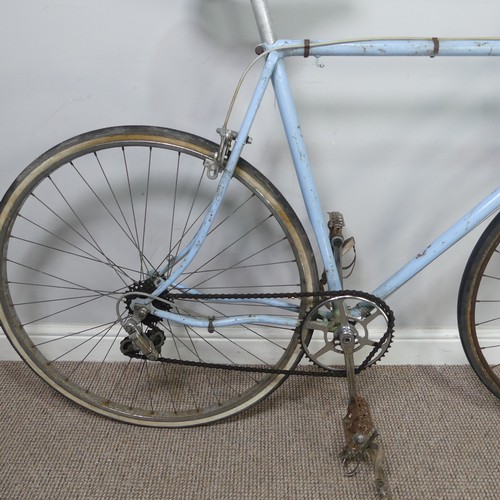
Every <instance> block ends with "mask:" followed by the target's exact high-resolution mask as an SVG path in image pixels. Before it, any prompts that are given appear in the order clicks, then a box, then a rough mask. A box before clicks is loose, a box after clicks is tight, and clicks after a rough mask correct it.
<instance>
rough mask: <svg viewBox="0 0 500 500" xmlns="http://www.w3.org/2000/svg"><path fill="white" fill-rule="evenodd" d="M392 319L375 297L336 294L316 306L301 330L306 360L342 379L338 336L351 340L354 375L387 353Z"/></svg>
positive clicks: (342, 353)
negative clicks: (348, 337) (350, 338)
mask: <svg viewBox="0 0 500 500" xmlns="http://www.w3.org/2000/svg"><path fill="white" fill-rule="evenodd" d="M393 331H394V315H393V313H392V311H391V310H390V308H389V306H388V305H387V304H386V303H385V302H384V301H383V300H381V299H379V298H378V297H375V296H374V295H370V294H368V293H365V292H358V291H347V290H346V291H340V292H338V295H335V296H334V297H330V298H328V299H326V300H324V301H322V302H320V303H319V304H317V305H316V306H315V307H314V308H313V309H311V311H309V313H308V314H307V316H306V317H305V319H304V321H303V322H302V326H301V342H302V347H303V349H304V352H305V354H306V356H307V357H308V358H309V359H310V360H311V361H312V362H313V363H315V364H316V365H318V366H320V367H322V368H324V369H326V370H329V371H331V372H334V373H335V374H336V375H339V376H345V366H344V352H343V350H342V347H341V343H340V339H341V334H342V335H345V334H346V333H348V334H350V335H352V337H353V338H354V361H355V364H356V373H359V372H360V371H361V370H363V369H364V368H367V367H368V366H372V365H374V364H375V363H376V362H377V361H379V360H380V359H381V358H382V357H383V356H384V355H385V353H386V352H387V350H388V349H389V347H390V345H391V342H392V336H393Z"/></svg>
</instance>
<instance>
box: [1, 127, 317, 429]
mask: <svg viewBox="0 0 500 500" xmlns="http://www.w3.org/2000/svg"><path fill="white" fill-rule="evenodd" d="M217 150H218V145H217V144H215V143H213V142H211V141H208V140H206V139H202V138H200V137H197V136H195V135H192V134H188V133H184V132H180V131H176V130H172V129H165V128H159V127H143V126H126V127H113V128H107V129H102V130H97V131H94V132H89V133H86V134H82V135H80V136H77V137H75V138H73V139H70V140H68V141H65V142H63V143H61V144H60V145H58V146H56V147H54V148H52V149H51V150H49V151H48V152H46V153H45V154H43V155H42V156H41V157H39V158H38V159H37V160H35V161H34V162H33V163H32V164H31V165H30V166H29V167H27V168H26V170H25V171H24V172H23V173H22V174H21V175H20V176H19V177H18V178H17V179H16V180H15V181H14V183H13V184H12V186H11V187H10V188H9V190H8V192H7V193H6V195H5V196H4V198H3V200H2V202H1V204H0V255H1V257H2V260H1V276H0V279H1V284H2V288H3V290H4V294H3V295H2V296H1V298H0V321H1V325H2V327H3V329H4V331H5V333H6V335H7V337H8V338H9V340H10V342H11V343H12V345H13V346H14V348H15V349H16V351H17V352H18V353H19V354H20V356H21V357H22V358H23V360H24V361H26V362H27V364H28V365H29V366H30V367H31V368H32V369H33V370H34V371H35V372H36V373H37V374H38V375H39V376H41V377H42V379H44V380H45V381H46V382H47V383H48V384H50V385H51V386H52V387H53V388H55V389H56V390H58V391H59V392H60V393H62V394H63V395H65V396H66V397H68V398H69V399H71V400H73V401H74V402H76V403H78V404H80V405H82V406H84V407H86V408H88V409H90V410H92V411H95V412H97V413H99V414H101V415H104V416H107V417H111V418H114V419H117V420H120V421H124V422H128V423H132V424H138V425H146V426H159V427H185V426H194V425H202V424H208V423H211V422H215V421H217V420H220V419H223V418H227V417H230V416H232V415H235V414H236V413H239V412H240V411H242V410H245V409H247V408H249V407H251V406H253V405H254V404H256V403H257V402H259V401H260V400H262V399H263V398H264V397H266V396H268V395H269V394H270V393H271V392H272V391H274V390H275V389H276V388H277V387H278V386H279V385H280V384H281V383H282V382H283V381H284V380H285V378H286V377H285V376H284V375H275V374H255V373H250V374H249V373H241V372H229V371H228V372H227V373H225V372H221V371H219V370H213V369H208V368H200V367H195V368H193V367H189V366H174V365H165V364H164V363H160V362H157V361H147V360H144V359H142V360H140V359H133V358H132V357H129V356H127V355H126V352H127V346H126V345H125V344H124V343H123V341H124V339H125V337H126V334H125V332H124V330H123V329H122V328H121V326H120V322H119V321H118V318H117V315H116V312H115V307H116V302H117V300H118V301H120V306H119V308H120V314H121V317H122V318H124V317H126V316H127V314H129V311H128V310H127V308H128V307H129V305H130V304H129V303H127V299H126V298H122V299H120V297H122V295H123V293H138V292H143V293H147V292H148V291H151V290H150V288H151V283H150V280H149V279H148V276H150V275H151V273H152V271H153V270H157V269H158V268H159V267H160V266H161V265H162V263H164V262H165V259H164V257H165V253H166V252H165V251H164V252H163V253H162V252H159V248H160V249H161V248H163V247H164V246H165V245H166V244H167V242H168V252H169V253H168V255H170V257H173V256H175V255H176V254H177V253H178V251H179V249H180V247H181V246H182V244H186V243H187V242H188V241H189V240H190V237H191V236H192V234H193V232H194V231H195V230H196V228H197V227H198V224H199V221H200V220H201V215H202V213H203V211H204V210H206V208H207V204H208V203H209V201H210V199H211V197H212V196H213V193H214V192H215V189H216V187H217V182H216V181H215V182H214V181H213V180H210V179H208V177H207V176H206V175H205V167H204V166H203V162H204V160H205V159H206V158H209V157H212V155H213V153H214V152H215V151H217ZM181 212H182V213H183V214H184V215H185V219H184V220H183V221H181V220H180V214H181ZM233 220H235V221H236V222H235V223H233ZM228 226H229V227H228ZM226 227H228V230H227V231H226V230H224V231H223V228H226ZM229 237H231V239H226V238H229ZM161 245H163V247H162V246H161ZM223 260H225V263H223ZM148 273H149V274H148ZM180 280H181V282H182V286H183V287H184V289H189V288H190V287H193V286H196V287H197V289H200V291H202V292H204V293H210V292H215V293H221V291H222V292H224V291H225V292H229V293H242V292H254V293H255V292H259V291H261V292H262V291H271V292H276V291H289V290H290V291H302V292H310V291H315V290H317V289H318V286H319V285H318V273H317V270H316V264H315V261H314V257H313V252H312V249H311V246H310V243H309V241H308V238H307V236H306V233H305V231H304V229H303V227H302V225H301V223H300V222H299V220H298V218H297V216H296V215H295V213H294V212H293V210H292V208H291V207H290V205H289V204H288V203H287V202H286V200H285V199H284V197H283V196H282V195H281V194H280V193H279V191H278V190H277V189H276V188H275V187H274V186H273V185H272V184H271V183H270V182H269V180H267V179H266V178H265V177H264V176H263V174H261V173H260V172H259V171H257V170H256V169H255V168H253V167H252V166H251V165H250V164H249V163H247V162H246V161H244V160H243V159H240V161H239V163H238V165H237V168H236V170H235V173H234V178H233V179H232V180H231V183H230V186H229V189H228V193H227V195H226V197H225V199H224V201H223V204H222V206H221V209H220V214H219V215H218V219H217V220H216V221H215V222H214V224H213V226H212V229H211V231H210V233H209V235H208V236H207V239H206V241H205V244H204V245H203V247H202V249H201V250H200V252H199V254H198V255H197V257H196V258H195V260H194V261H193V263H192V264H191V266H190V268H189V269H188V270H186V272H185V273H184V274H183V275H182V279H181V278H180ZM128 297H129V299H130V295H129V296H128ZM310 302H311V299H310V298H308V299H304V298H302V299H296V300H295V307H296V310H295V311H289V312H288V314H290V315H291V316H293V318H296V319H297V321H300V319H301V317H303V315H304V314H305V311H306V309H307V308H308V307H310ZM171 307H172V308H173V309H174V310H176V311H182V312H183V313H184V314H188V315H191V316H197V317H200V316H203V317H205V318H207V317H209V316H210V315H214V316H224V315H228V314H232V313H238V308H245V309H249V308H251V311H252V312H253V311H256V312H263V311H268V310H269V309H270V307H269V306H264V305H262V304H249V305H242V304H239V305H238V304H216V305H214V304H211V303H209V302H207V303H193V301H190V302H182V301H180V302H179V303H177V302H176V303H175V304H174V305H172V306H171ZM272 310H273V311H274V314H277V313H280V314H283V311H282V310H281V309H280V310H279V311H277V310H276V308H274V309H272ZM247 313H248V311H247ZM149 320H150V323H148V326H147V328H150V329H151V331H153V330H155V329H156V330H157V329H159V330H161V332H162V333H163V335H164V336H165V339H164V345H163V347H162V348H161V349H162V356H165V357H168V356H170V357H176V358H178V359H186V360H192V361H202V362H203V361H205V362H224V363H233V364H247V365H259V366H269V367H272V368H277V369H285V370H286V369H293V368H294V367H295V366H296V365H297V363H298V362H299V361H300V358H301V356H302V351H301V348H300V339H299V332H297V331H295V330H294V329H288V330H286V331H284V330H283V329H282V328H280V329H278V328H271V327H269V325H248V326H240V327H239V328H238V329H237V331H236V330H235V329H229V330H224V329H218V330H216V331H215V332H211V333H208V332H207V330H205V331H199V330H197V329H194V328H188V327H183V326H179V325H173V324H170V323H169V322H168V321H163V320H162V321H158V318H153V319H151V318H149ZM156 330H155V331H156ZM125 343H126V341H125ZM160 343H161V341H160ZM128 347H130V345H128Z"/></svg>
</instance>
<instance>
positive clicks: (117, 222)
mask: <svg viewBox="0 0 500 500" xmlns="http://www.w3.org/2000/svg"><path fill="white" fill-rule="evenodd" d="M96 156H97V155H96ZM70 164H71V166H72V167H73V168H74V169H75V171H76V173H77V174H78V175H79V177H80V178H81V180H82V181H83V183H84V184H85V185H86V186H87V188H88V189H89V190H90V192H91V193H92V194H93V195H94V197H95V198H96V199H97V201H98V202H99V203H100V205H102V207H103V208H104V210H105V211H106V213H107V214H108V215H109V216H110V217H111V218H112V219H113V221H114V222H115V224H116V225H117V226H118V228H119V229H120V230H121V232H122V233H123V234H124V235H125V237H126V238H127V239H128V240H129V241H130V242H131V243H132V245H133V246H134V248H135V249H137V251H138V252H140V250H139V247H138V244H137V242H136V241H135V240H134V238H133V236H132V234H131V230H130V226H129V225H128V222H127V221H126V218H125V216H124V215H123V213H122V211H121V207H120V213H122V217H124V220H125V224H126V226H127V229H128V231H129V232H127V230H126V229H125V228H124V227H123V226H122V225H121V224H120V222H119V221H118V219H117V218H116V217H115V216H114V215H113V213H112V212H111V210H110V209H109V208H108V207H107V206H106V204H105V203H104V202H103V201H102V199H101V198H100V196H99V195H98V194H97V193H96V191H95V190H94V189H93V188H92V186H91V185H90V184H89V183H88V182H87V180H86V179H85V178H84V177H83V176H82V174H81V173H80V172H79V170H78V169H77V168H76V165H74V164H73V163H72V162H70Z"/></svg>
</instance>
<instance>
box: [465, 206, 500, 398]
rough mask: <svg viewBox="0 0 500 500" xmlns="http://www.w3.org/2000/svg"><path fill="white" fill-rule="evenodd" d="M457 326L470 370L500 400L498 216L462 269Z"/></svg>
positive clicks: (499, 256) (499, 253) (499, 218)
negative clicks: (471, 369) (472, 370)
mask: <svg viewBox="0 0 500 500" xmlns="http://www.w3.org/2000/svg"><path fill="white" fill-rule="evenodd" d="M458 326H459V330H460V338H461V340H462V345H463V347H464V350H465V353H466V355H467V358H468V360H469V362H470V364H471V365H472V368H474V371H475V372H476V373H477V375H478V376H479V378H480V379H481V381H482V382H483V383H484V384H485V385H486V387H487V388H488V389H489V390H490V391H491V392H492V393H493V394H495V396H497V397H498V398H500V213H499V214H497V215H496V217H495V218H494V219H493V221H492V222H491V223H490V224H489V225H488V227H487V228H486V229H485V231H484V233H483V234H482V235H481V238H480V239H479V241H478V242H477V244H476V246H475V247H474V250H473V251H472V254H471V256H470V258H469V261H468V263H467V266H466V268H465V271H464V275H463V277H462V283H461V285H460V292H459V297H458Z"/></svg>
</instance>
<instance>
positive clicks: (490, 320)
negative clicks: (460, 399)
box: [476, 316, 500, 326]
mask: <svg viewBox="0 0 500 500" xmlns="http://www.w3.org/2000/svg"><path fill="white" fill-rule="evenodd" d="M498 320H500V316H497V317H496V318H492V319H487V320H486V321H480V322H479V323H476V326H481V325H486V324H487V323H493V322H494V321H498Z"/></svg>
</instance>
